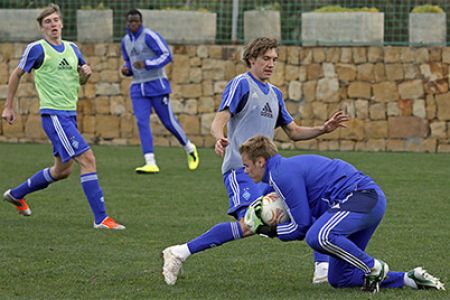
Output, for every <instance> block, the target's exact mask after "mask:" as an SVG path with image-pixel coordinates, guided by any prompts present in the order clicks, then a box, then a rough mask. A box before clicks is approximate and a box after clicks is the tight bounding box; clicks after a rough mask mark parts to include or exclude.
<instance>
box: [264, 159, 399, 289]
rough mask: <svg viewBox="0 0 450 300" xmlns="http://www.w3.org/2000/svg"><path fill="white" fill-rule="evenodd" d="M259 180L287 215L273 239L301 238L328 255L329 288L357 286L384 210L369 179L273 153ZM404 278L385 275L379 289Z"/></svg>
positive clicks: (337, 163)
mask: <svg viewBox="0 0 450 300" xmlns="http://www.w3.org/2000/svg"><path fill="white" fill-rule="evenodd" d="M262 182H265V183H267V184H270V185H271V186H272V187H273V188H274V190H275V191H276V192H277V193H278V194H279V195H280V197H281V198H282V199H283V201H284V203H285V206H286V208H287V210H288V213H289V216H290V221H289V222H285V223H282V224H278V225H277V234H278V238H279V239H280V240H282V241H291V240H303V239H306V242H307V243H308V245H309V246H310V247H311V248H313V249H314V250H315V251H318V252H320V253H323V254H327V255H329V256H330V260H329V271H328V281H329V283H330V284H331V285H332V286H334V287H356V286H362V285H363V283H364V276H365V274H368V273H370V271H371V268H372V267H373V264H374V259H373V258H372V257H371V256H369V255H368V254H367V253H366V252H365V251H364V250H365V248H366V246H367V244H368V242H369V240H370V238H371V237H372V235H373V233H374V232H375V230H376V228H377V226H378V225H379V224H380V222H381V220H382V218H383V215H384V212H385V210H386V197H385V195H384V193H383V191H382V190H381V188H380V187H379V186H378V185H377V184H376V183H375V182H374V181H373V179H372V178H370V177H368V176H366V175H364V174H363V173H361V172H360V171H358V170H357V169H356V168H355V167H353V166H352V165H351V164H349V163H347V162H344V161H342V160H339V159H329V158H326V157H323V156H319V155H298V156H294V157H290V158H284V157H282V156H281V155H279V154H276V155H274V156H272V157H271V158H269V159H268V160H267V163H266V172H265V174H264V177H263V179H262ZM404 274H405V273H404V272H389V273H388V274H387V278H386V279H385V280H384V281H383V282H382V284H381V286H382V287H387V288H394V287H402V286H403V284H404V282H403V277H404Z"/></svg>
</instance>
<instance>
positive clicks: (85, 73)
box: [2, 4, 125, 230]
mask: <svg viewBox="0 0 450 300" xmlns="http://www.w3.org/2000/svg"><path fill="white" fill-rule="evenodd" d="M37 21H38V23H39V25H40V27H41V31H42V33H43V36H44V38H43V39H41V40H39V41H36V42H34V43H31V44H29V45H28V46H27V47H26V49H25V51H24V53H23V55H22V57H21V59H20V61H19V65H18V66H17V68H15V69H14V71H13V72H12V73H11V77H10V78H9V84H8V95H7V99H6V103H5V108H4V110H3V113H2V118H3V119H4V120H6V121H7V122H8V123H9V124H12V123H14V121H15V120H16V114H15V112H14V108H13V102H14V96H15V94H16V92H17V88H18V86H19V82H20V79H21V77H22V75H23V74H24V73H25V72H27V73H30V72H31V71H33V70H34V79H35V84H36V89H37V91H38V94H39V102H40V105H39V106H40V113H41V119H42V126H43V128H44V130H45V133H46V134H47V136H48V138H49V139H50V141H51V142H52V144H53V154H54V156H55V161H54V165H53V166H52V167H50V168H45V169H43V170H41V171H39V172H37V173H36V174H34V175H33V176H32V177H30V178H29V179H27V180H26V181H25V182H24V183H22V184H21V185H19V186H17V187H15V188H13V189H9V190H7V191H6V192H5V193H4V194H3V198H4V199H5V200H6V201H8V202H10V203H12V204H14V205H15V206H16V208H17V210H18V211H19V213H20V214H21V215H23V216H30V215H31V210H30V208H29V206H28V205H27V203H26V202H25V199H24V197H25V196H26V195H28V194H30V193H32V192H35V191H38V190H41V189H44V188H46V187H47V186H48V185H49V184H51V183H53V182H55V181H58V180H62V179H65V178H67V177H68V176H69V175H70V174H71V173H72V166H73V162H74V161H75V162H77V163H78V164H79V166H80V179H81V186H82V187H83V191H84V194H85V195H86V198H87V199H88V202H89V205H90V206H91V209H92V212H93V213H94V228H102V229H112V230H121V229H125V226H123V225H121V224H119V223H117V222H116V221H114V220H113V219H112V218H111V217H109V216H108V215H107V214H106V210H105V203H104V199H103V192H102V189H101V188H100V185H99V182H98V178H97V169H96V165H95V157H94V153H93V152H92V150H91V149H90V147H89V145H88V144H87V143H86V141H85V140H84V139H83V136H82V135H81V134H80V132H79V131H78V129H77V120H76V105H77V101H78V90H79V87H80V84H84V83H86V82H87V80H88V78H89V76H90V75H91V73H92V71H91V68H90V67H89V66H88V65H87V64H86V62H85V60H84V59H83V56H82V55H81V53H80V50H79V49H78V47H77V46H76V45H75V44H74V43H72V42H67V41H63V40H62V39H61V31H62V27H63V24H62V16H61V12H60V10H59V7H58V6H57V5H55V4H51V5H50V6H49V7H47V8H45V9H44V10H43V11H42V12H41V13H40V15H39V17H38V18H37Z"/></svg>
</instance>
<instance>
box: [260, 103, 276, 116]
mask: <svg viewBox="0 0 450 300" xmlns="http://www.w3.org/2000/svg"><path fill="white" fill-rule="evenodd" d="M261 116H263V117H267V118H273V113H272V109H271V108H270V105H269V102H266V105H264V107H263V109H262V110H261Z"/></svg>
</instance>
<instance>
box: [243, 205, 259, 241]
mask: <svg viewBox="0 0 450 300" xmlns="http://www.w3.org/2000/svg"><path fill="white" fill-rule="evenodd" d="M261 199H262V197H259V198H258V199H256V200H255V201H253V203H252V204H250V206H249V207H248V208H247V211H246V212H245V217H244V222H245V225H247V227H248V228H250V230H251V231H252V232H254V233H256V230H257V229H258V227H260V226H262V225H263V222H262V220H261V217H260V216H261V209H262V206H261Z"/></svg>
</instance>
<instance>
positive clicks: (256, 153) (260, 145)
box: [239, 135, 278, 162]
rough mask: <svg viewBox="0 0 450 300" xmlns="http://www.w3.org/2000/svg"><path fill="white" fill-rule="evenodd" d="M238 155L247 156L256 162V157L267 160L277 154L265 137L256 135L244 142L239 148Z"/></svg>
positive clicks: (274, 147) (271, 143) (274, 146)
mask: <svg viewBox="0 0 450 300" xmlns="http://www.w3.org/2000/svg"><path fill="white" fill-rule="evenodd" d="M239 153H241V155H243V154H244V153H245V154H246V155H247V157H248V159H250V160H251V161H252V162H256V159H257V158H258V157H264V158H265V159H268V158H270V157H272V156H274V155H275V154H277V153H278V149H277V146H276V145H275V144H274V143H273V142H272V141H271V140H270V139H269V138H268V137H266V136H263V135H257V136H254V137H252V138H249V139H248V140H246V141H245V142H244V143H243V144H242V145H241V146H240V147H239Z"/></svg>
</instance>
